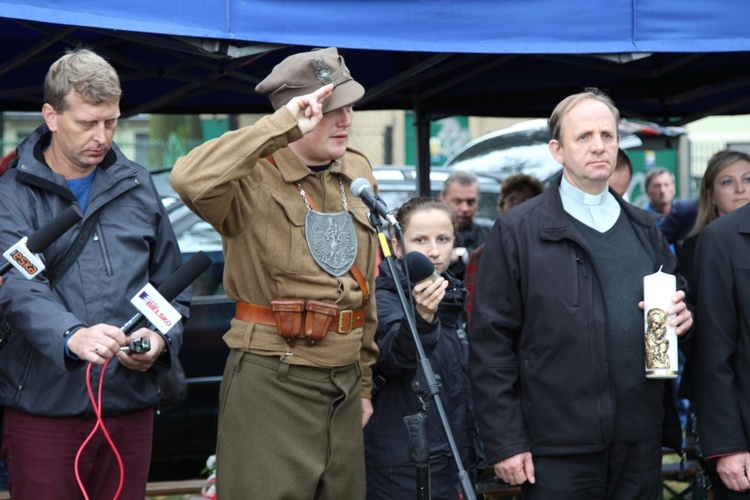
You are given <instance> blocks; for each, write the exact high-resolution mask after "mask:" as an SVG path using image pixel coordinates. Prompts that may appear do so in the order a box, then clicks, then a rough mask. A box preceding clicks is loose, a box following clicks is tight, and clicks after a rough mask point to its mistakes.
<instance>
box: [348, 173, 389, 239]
mask: <svg viewBox="0 0 750 500" xmlns="http://www.w3.org/2000/svg"><path fill="white" fill-rule="evenodd" d="M351 190H352V194H354V196H356V197H357V198H361V199H362V201H364V202H365V205H367V208H369V209H370V210H372V211H373V212H375V213H376V214H378V215H379V216H381V217H382V218H384V219H385V220H387V221H388V222H390V224H391V225H392V226H394V227H396V228H398V229H399V230H401V227H400V226H399V225H398V222H397V221H396V218H395V217H394V216H393V215H392V214H391V213H390V212H389V211H388V206H387V205H386V204H385V202H384V201H383V200H382V199H380V196H378V195H377V194H375V192H374V191H373V190H372V186H370V183H369V181H368V180H367V179H365V178H364V177H357V178H356V179H354V180H353V181H352V185H351Z"/></svg>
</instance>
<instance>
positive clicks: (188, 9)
mask: <svg viewBox="0 0 750 500" xmlns="http://www.w3.org/2000/svg"><path fill="white" fill-rule="evenodd" d="M743 3H744V2H737V1H736V0H714V1H712V2H695V1H693V2H684V1H680V0H610V1H608V2H606V5H603V4H602V2H601V1H600V0H579V1H554V2H550V1H549V0H524V1H523V2H509V1H497V0H471V1H469V2H458V1H456V0H376V1H373V0H347V1H343V0H327V1H316V2H308V1H304V0H302V1H300V0H200V1H192V2H191V1H184V0H182V1H177V0H163V1H159V2H153V1H152V0H113V1H110V2H96V1H93V0H66V1H65V2H59V1H52V0H5V1H2V2H0V13H2V15H3V16H4V17H9V18H15V19H26V20H33V21H41V22H55V23H59V24H68V25H74V26H84V27H98V28H108V29H113V30H125V31H137V32H143V33H151V34H166V35H176V36H192V37H206V38H214V39H224V40H235V41H252V42H263V43H277V44H279V43H280V44H289V45H305V46H316V45H319V44H320V43H321V40H325V43H326V45H329V46H337V47H346V48H356V49H369V50H397V51H420V52H450V53H453V52H458V53H483V54H581V53H619V52H719V51H741V50H748V49H750V39H749V38H748V34H747V32H748V30H747V22H746V19H747V18H746V16H744V15H742V14H743V12H742V11H745V12H744V13H745V14H746V13H747V7H745V6H743Z"/></svg>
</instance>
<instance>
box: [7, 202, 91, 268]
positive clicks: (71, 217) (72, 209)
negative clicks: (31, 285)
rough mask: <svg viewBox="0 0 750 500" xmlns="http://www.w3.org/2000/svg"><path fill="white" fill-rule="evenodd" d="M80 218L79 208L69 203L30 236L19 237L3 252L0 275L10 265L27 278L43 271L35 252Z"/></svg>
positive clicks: (41, 250) (42, 265)
mask: <svg viewBox="0 0 750 500" xmlns="http://www.w3.org/2000/svg"><path fill="white" fill-rule="evenodd" d="M82 218H83V214H82V213H81V209H80V208H78V207H77V206H76V205H70V206H69V207H68V208H66V209H65V210H63V211H62V212H60V213H59V214H57V216H56V217H55V218H54V219H52V220H51V221H49V222H48V223H47V224H45V225H44V226H42V227H41V228H39V229H38V230H37V231H36V232H34V233H33V234H32V235H31V236H29V237H26V236H24V237H23V238H21V239H20V241H18V243H16V244H15V245H13V246H12V247H10V248H9V249H8V250H7V251H5V253H3V257H5V259H6V260H7V262H3V263H2V264H0V276H2V275H3V274H5V273H7V272H8V271H9V270H10V268H11V267H15V268H16V269H18V270H19V271H20V272H21V273H22V274H23V275H24V276H26V278H27V279H31V278H33V277H34V276H36V275H37V274H39V273H40V272H42V271H44V263H42V260H41V259H40V258H39V257H37V255H36V254H38V253H40V252H43V251H44V250H46V249H47V247H48V246H50V245H51V244H52V243H53V242H54V241H55V240H56V239H58V238H59V237H60V236H62V235H63V233H65V232H66V231H67V230H68V229H70V228H71V227H73V226H75V224H76V223H77V222H78V221H79V220H81V219H82Z"/></svg>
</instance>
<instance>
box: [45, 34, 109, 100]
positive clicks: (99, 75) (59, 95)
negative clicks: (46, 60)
mask: <svg viewBox="0 0 750 500" xmlns="http://www.w3.org/2000/svg"><path fill="white" fill-rule="evenodd" d="M71 91H74V92H76V93H77V94H78V95H79V96H81V98H82V99H83V100H84V102H86V103H88V104H93V105H95V106H96V105H99V104H112V103H119V102H120V97H122V88H121V87H120V78H119V77H118V76H117V72H116V71H115V69H114V68H113V67H112V66H111V65H110V64H109V63H108V62H107V61H105V60H104V59H103V58H102V57H101V56H99V55H98V54H96V53H95V52H93V51H92V50H89V49H82V48H78V49H75V50H72V51H69V52H67V53H66V54H65V55H64V56H62V57H61V58H60V59H58V60H57V61H55V62H54V63H52V66H50V68H49V70H48V71H47V76H46V77H45V78H44V102H46V103H47V104H49V105H50V106H52V108H53V109H54V110H55V111H57V112H58V113H62V112H63V111H65V109H66V108H67V107H68V104H67V102H66V100H65V97H66V96H67V95H68V94H70V92H71Z"/></svg>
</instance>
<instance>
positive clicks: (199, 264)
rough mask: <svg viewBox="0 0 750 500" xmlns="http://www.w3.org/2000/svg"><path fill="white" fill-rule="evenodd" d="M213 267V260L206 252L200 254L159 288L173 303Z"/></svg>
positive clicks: (193, 257) (163, 295)
mask: <svg viewBox="0 0 750 500" xmlns="http://www.w3.org/2000/svg"><path fill="white" fill-rule="evenodd" d="M210 265H211V259H210V258H209V256H208V255H206V253H205V252H198V253H196V254H195V255H193V256H192V257H191V258H190V260H188V261H187V262H185V263H184V264H183V265H182V266H180V268H179V269H177V271H175V272H174V273H172V275H171V276H170V277H169V278H167V279H166V280H164V283H162V284H161V286H160V287H159V288H157V290H158V292H159V293H160V294H161V296H162V297H164V298H165V299H167V301H168V302H172V301H173V300H174V299H175V297H177V296H178V295H179V294H180V293H181V292H182V291H183V290H184V289H186V288H187V287H188V286H190V284H191V283H192V282H193V281H195V280H197V279H198V276H200V275H201V274H203V271H205V270H206V269H208V266H210Z"/></svg>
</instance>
